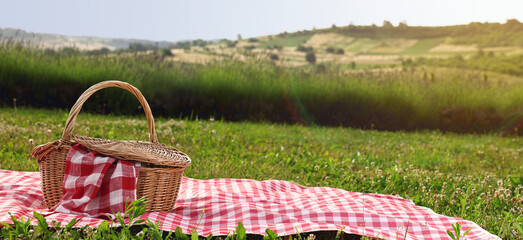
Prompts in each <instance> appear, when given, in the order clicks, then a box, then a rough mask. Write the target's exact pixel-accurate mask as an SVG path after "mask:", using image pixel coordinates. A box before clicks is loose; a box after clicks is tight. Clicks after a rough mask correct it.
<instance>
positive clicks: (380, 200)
mask: <svg viewBox="0 0 523 240" xmlns="http://www.w3.org/2000/svg"><path fill="white" fill-rule="evenodd" d="M42 208H43V203H42V193H41V190H40V175H39V174H38V173H37V172H14V171H6V170H0V221H2V222H10V221H11V220H10V218H9V215H7V212H11V213H12V214H13V216H15V217H18V218H19V217H20V216H23V217H24V218H28V217H31V216H32V211H45V209H42ZM46 218H47V219H48V221H52V220H57V221H62V222H68V221H71V219H73V218H82V220H81V221H80V222H79V223H78V224H77V226H84V225H86V224H88V225H90V226H97V225H99V224H100V223H101V222H102V221H104V220H103V219H100V218H90V217H82V216H79V215H75V214H64V213H55V214H51V215H48V216H47V217H46ZM146 218H148V219H150V220H151V221H153V222H157V221H158V220H160V229H162V230H167V231H174V230H175V229H176V227H178V226H179V227H181V229H182V230H183V232H185V233H191V232H192V229H196V230H197V231H198V233H199V234H200V235H203V236H207V235H209V234H211V233H212V234H213V235H215V236H218V235H225V234H228V233H232V232H233V231H235V228H236V226H237V225H238V222H240V221H241V222H242V223H243V225H244V227H245V229H246V231H247V233H252V234H260V235H266V234H265V229H267V228H269V229H271V230H273V231H274V232H276V233H277V234H278V235H280V236H284V235H289V234H295V233H296V232H300V233H304V232H311V231H324V230H340V229H342V231H343V232H345V233H348V234H358V235H366V236H370V237H377V238H382V239H450V238H449V237H448V235H447V234H446V230H451V231H453V230H452V224H455V223H457V222H459V223H461V224H462V228H463V229H464V230H466V229H468V228H472V229H471V231H470V232H469V233H468V234H467V239H500V238H498V237H497V236H495V235H493V234H490V233H489V232H487V231H485V230H484V229H482V228H481V227H480V226H478V225H477V224H475V223H474V222H471V221H467V220H462V219H459V218H453V217H447V216H442V215H439V214H436V213H435V212H434V211H432V210H430V209H428V208H425V207H420V206H416V205H415V204H414V203H413V202H412V201H411V200H407V199H403V198H400V197H395V196H389V195H382V194H366V193H365V194H364V193H357V192H348V191H345V190H342V189H336V188H324V187H310V188H306V187H302V186H299V185H296V184H294V183H291V182H287V181H277V180H267V181H255V180H247V179H209V180H198V179H191V178H183V180H182V185H181V189H180V194H179V195H178V199H177V202H176V206H175V209H174V210H173V211H172V212H169V213H167V212H153V213H146V214H144V215H142V216H141V219H146ZM34 222H35V223H36V221H34ZM407 227H408V228H407ZM405 235H406V236H405Z"/></svg>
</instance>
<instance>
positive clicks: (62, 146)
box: [31, 81, 191, 212]
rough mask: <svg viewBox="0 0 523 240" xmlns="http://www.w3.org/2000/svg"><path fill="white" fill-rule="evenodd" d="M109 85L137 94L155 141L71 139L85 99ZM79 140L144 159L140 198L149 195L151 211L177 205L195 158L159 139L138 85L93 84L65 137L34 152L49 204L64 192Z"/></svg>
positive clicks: (77, 105) (112, 152)
mask: <svg viewBox="0 0 523 240" xmlns="http://www.w3.org/2000/svg"><path fill="white" fill-rule="evenodd" d="M107 87H118V88H122V89H125V90H128V91H129V92H131V93H132V94H133V95H134V96H136V98H137V99H138V101H140V104H141V105H142V107H143V109H144V111H145V115H146V117H147V125H148V127H149V139H150V141H151V142H139V141H117V140H105V139H100V138H90V137H82V136H74V137H73V139H72V140H71V135H72V131H73V129H74V125H75V120H76V117H77V116H78V113H79V112H80V110H81V108H82V106H83V103H84V102H85V101H86V100H87V99H88V98H89V97H90V96H91V95H92V94H93V93H94V92H96V91H98V90H100V89H104V88H107ZM76 143H81V144H82V145H84V146H86V147H87V148H89V149H91V150H94V151H98V152H100V153H102V154H105V155H109V156H112V157H115V158H117V159H125V160H131V161H140V162H143V163H144V164H142V167H141V169H140V174H139V177H138V182H137V189H136V193H137V196H138V198H142V197H143V198H147V199H148V201H147V202H146V208H147V211H148V212H157V211H164V212H166V211H171V210H172V209H173V208H174V204H175V202H176V197H177V195H178V192H179V190H180V184H181V179H182V175H183V172H184V170H185V167H187V166H189V165H190V164H191V160H190V158H189V157H188V156H187V155H186V154H185V153H183V152H181V151H179V150H177V149H175V148H172V147H169V146H167V145H165V144H160V143H158V137H157V136H156V131H155V129H154V118H153V115H152V112H151V109H150V107H149V104H148V103H147V100H145V98H144V96H143V95H142V93H141V92H140V91H139V90H138V89H137V88H135V87H134V86H132V85H130V84H128V83H125V82H121V81H105V82H100V83H98V84H95V85H93V86H91V87H90V88H89V89H87V90H86V91H85V92H84V93H83V94H82V95H81V96H80V97H79V98H78V100H77V101H76V103H75V104H74V106H73V107H72V108H71V111H70V112H69V116H68V118H67V122H66V124H65V129H64V133H63V135H62V138H61V139H60V140H56V141H53V142H50V143H47V144H43V145H40V146H37V147H36V148H34V149H33V151H32V152H31V156H33V157H34V158H37V159H38V163H39V164H40V167H39V168H40V174H41V177H42V192H43V195H44V201H45V204H46V206H47V207H48V208H52V207H54V206H55V205H56V204H57V203H58V202H59V201H60V198H61V197H62V195H63V192H62V184H63V178H64V169H65V160H66V158H67V153H68V152H69V149H70V148H71V146H73V145H74V144H76Z"/></svg>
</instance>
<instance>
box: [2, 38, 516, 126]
mask: <svg viewBox="0 0 523 240" xmlns="http://www.w3.org/2000/svg"><path fill="white" fill-rule="evenodd" d="M374 57H375V58H376V59H374V60H372V59H371V60H372V61H377V60H379V59H382V57H381V56H374ZM498 58H499V59H505V58H506V59H510V61H506V62H504V64H503V65H500V64H497V63H496V64H490V65H492V66H498V65H499V68H502V69H501V70H503V69H508V70H503V71H505V72H506V73H512V72H515V73H518V71H520V70H519V65H520V63H521V61H519V59H521V57H518V56H514V57H513V56H506V57H504V58H501V57H492V58H489V59H490V60H488V61H478V63H477V64H476V65H477V70H469V69H465V70H464V69H453V68H445V69H444V71H441V70H439V68H435V67H431V66H425V65H423V62H421V63H420V62H414V63H413V65H410V66H407V65H406V66H405V67H404V68H402V69H401V68H396V70H394V71H388V70H383V71H382V70H380V69H378V70H376V71H361V70H356V71H348V70H344V69H342V68H341V67H339V66H336V65H334V64H332V65H328V64H327V65H310V64H308V65H307V66H304V67H299V68H298V67H296V68H294V67H281V66H278V65H276V64H274V63H272V62H270V61H268V60H263V59H256V58H251V59H248V60H245V61H238V60H234V59H223V61H221V62H210V63H207V64H190V63H184V62H173V61H166V60H165V59H163V58H162V56H160V55H159V54H152V53H151V54H140V53H134V54H115V55H108V56H103V55H93V56H86V55H82V54H81V53H70V52H67V51H58V52H46V51H43V50H37V49H30V48H26V47H21V46H17V45H14V44H11V45H9V44H7V43H6V44H3V45H2V44H0V79H1V81H0V106H13V105H14V103H15V102H14V99H16V104H17V105H18V106H32V107H46V108H68V107H70V104H71V103H72V102H74V101H75V100H76V98H77V97H78V96H79V95H80V94H81V92H83V91H84V90H85V89H87V88H88V87H89V86H91V85H93V84H95V83H97V82H100V81H103V80H108V79H118V80H122V81H126V82H129V83H131V84H133V85H135V86H136V87H138V88H139V89H141V90H142V91H143V93H144V95H145V96H146V97H147V99H148V100H149V103H150V104H151V106H152V108H153V109H156V111H157V114H158V115H162V116H171V117H172V116H176V117H177V116H180V114H182V115H183V116H191V115H192V116H195V115H196V116H200V117H204V118H209V117H210V116H214V117H216V118H217V119H222V118H223V119H225V120H230V121H245V120H249V121H270V122H280V123H296V122H298V123H303V124H309V125H324V126H325V125H327V126H340V125H341V126H350V127H359V128H367V129H380V130H420V129H440V130H442V131H454V132H469V133H470V132H476V133H488V132H499V131H503V130H507V128H509V127H510V126H511V124H513V123H514V122H517V121H518V120H520V119H521V115H522V114H523V113H522V110H521V106H522V105H523V98H522V95H521V92H522V91H523V80H522V78H521V77H518V76H517V75H516V76H510V75H503V74H498V73H493V72H487V71H484V70H490V68H487V69H482V67H484V66H489V65H488V64H487V63H495V62H496V59H498ZM485 59H486V58H485ZM363 60H364V59H363V58H361V61H363ZM382 60H387V59H386V58H383V59H382ZM389 60H390V59H389ZM462 64H464V65H466V64H469V62H466V61H462ZM470 64H472V62H471V63H470ZM518 64H519V65H518ZM358 65H359V64H358ZM434 65H436V66H437V65H438V64H437V63H434ZM476 65H474V66H475V67H476ZM364 66H372V65H371V64H370V63H368V64H366V65H363V64H362V65H361V66H356V68H362V67H364ZM443 66H446V65H443ZM464 67H466V66H464ZM496 69H497V68H496ZM496 69H493V70H496ZM501 70H500V71H501ZM485 76H486V77H485ZM504 79H510V80H509V81H505V80H504ZM102 101H105V105H104V104H103V103H102ZM93 102H94V104H92V105H87V106H86V108H87V109H89V110H91V111H96V112H100V113H101V112H115V111H118V113H122V114H128V113H137V112H138V111H139V109H138V108H137V105H138V104H137V102H136V101H135V100H134V99H133V97H132V96H131V95H129V94H127V93H125V92H123V91H119V90H114V89H110V90H104V91H102V92H101V93H100V94H97V95H96V96H95V97H94V98H93Z"/></svg>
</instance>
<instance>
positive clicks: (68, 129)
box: [61, 80, 158, 143]
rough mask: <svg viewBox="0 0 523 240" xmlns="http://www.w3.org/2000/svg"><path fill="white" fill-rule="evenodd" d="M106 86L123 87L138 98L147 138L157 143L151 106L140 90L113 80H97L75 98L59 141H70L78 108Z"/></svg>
mask: <svg viewBox="0 0 523 240" xmlns="http://www.w3.org/2000/svg"><path fill="white" fill-rule="evenodd" d="M108 87H118V88H122V89H125V90H127V91H129V92H131V93H132V94H133V95H134V96H135V97H136V98H137V99H138V101H140V104H142V108H143V110H144V111H145V116H146V117H147V125H148V127H149V139H150V140H151V142H153V143H157V142H158V137H157V136H156V130H155V129H154V117H153V114H152V112H151V108H150V107H149V104H148V103H147V100H145V97H144V96H143V95H142V93H141V92H140V90H138V89H137V88H135V87H134V86H133V85H131V84H129V83H126V82H121V81H115V80H112V81H104V82H99V83H97V84H95V85H93V86H91V87H90V88H88V89H87V90H85V92H84V93H82V95H81V96H80V97H79V98H78V100H76V103H75V104H74V105H73V107H72V108H71V111H69V116H68V117H67V122H66V123H65V128H64V133H63V135H62V139H61V141H62V142H70V141H71V135H72V133H73V129H74V125H75V124H76V122H75V121H76V116H78V113H79V112H80V109H82V106H83V104H84V102H85V101H86V100H87V99H88V98H89V97H90V96H91V95H93V93H95V92H96V91H98V90H100V89H104V88H108Z"/></svg>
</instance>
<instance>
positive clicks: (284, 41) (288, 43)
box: [259, 35, 311, 48]
mask: <svg viewBox="0 0 523 240" xmlns="http://www.w3.org/2000/svg"><path fill="white" fill-rule="evenodd" d="M310 38H311V35H306V36H297V37H285V38H282V37H273V38H272V39H270V40H268V41H266V42H263V43H261V44H260V45H259V47H262V48H267V47H274V46H283V47H297V46H298V45H301V44H304V43H305V42H307V40H309V39H310Z"/></svg>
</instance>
